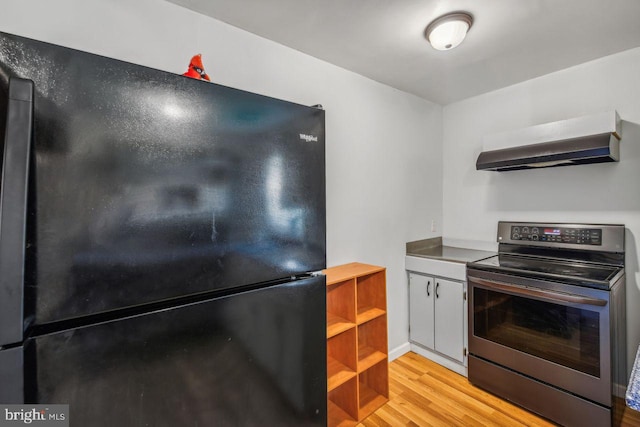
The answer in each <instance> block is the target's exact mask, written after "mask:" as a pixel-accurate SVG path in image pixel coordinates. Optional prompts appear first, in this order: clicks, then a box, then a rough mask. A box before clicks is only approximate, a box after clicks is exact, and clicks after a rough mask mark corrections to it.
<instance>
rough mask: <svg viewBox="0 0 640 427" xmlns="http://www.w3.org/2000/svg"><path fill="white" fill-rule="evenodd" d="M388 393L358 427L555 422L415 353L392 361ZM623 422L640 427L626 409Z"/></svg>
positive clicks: (639, 415)
mask: <svg viewBox="0 0 640 427" xmlns="http://www.w3.org/2000/svg"><path fill="white" fill-rule="evenodd" d="M389 395H390V399H389V402H387V403H386V404H385V405H384V406H382V407H381V408H380V409H378V410H377V411H376V412H374V413H373V414H372V415H370V416H369V417H368V418H366V419H365V420H363V421H362V423H360V424H358V427H378V426H392V427H396V426H412V427H414V426H447V427H449V426H509V427H512V426H531V427H538V426H554V424H553V423H550V422H549V421H547V420H544V419H542V418H540V417H538V416H536V415H534V414H532V413H530V412H527V411H525V410H523V409H521V408H519V407H517V406H514V405H512V404H510V403H508V402H506V401H504V400H502V399H499V398H497V397H495V396H493V395H492V394H490V393H487V392H485V391H483V390H481V389H479V388H477V387H474V386H472V385H471V384H470V383H469V382H468V381H467V379H466V378H465V377H463V376H461V375H458V374H456V373H455V372H452V371H450V370H448V369H447V368H444V367H442V366H440V365H438V364H436V363H434V362H431V361H430V360H428V359H425V358H424V357H422V356H419V355H417V354H415V353H411V352H410V353H407V354H405V355H403V356H401V357H399V358H398V359H396V360H394V361H393V362H391V363H390V364H389ZM622 425H623V426H629V427H640V412H636V411H634V410H632V409H629V408H625V412H624V416H623V420H622Z"/></svg>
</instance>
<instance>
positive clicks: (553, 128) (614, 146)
mask: <svg viewBox="0 0 640 427" xmlns="http://www.w3.org/2000/svg"><path fill="white" fill-rule="evenodd" d="M620 135H621V133H620V117H619V116H618V113H616V112H615V111H608V112H605V113H599V114H593V115H590V116H584V117H578V118H574V119H568V120H561V121H558V122H552V123H545V124H541V125H537V126H531V127H528V128H524V129H518V130H514V131H508V132H502V133H498V134H494V135H489V136H486V137H485V138H484V140H483V151H482V153H480V155H479V156H478V160H477V161H476V169H477V170H491V171H498V172H503V171H510V170H519V169H535V168H546V167H552V166H568V165H581V164H589V163H604V162H617V161H618V160H619V158H620V138H621V136H620Z"/></svg>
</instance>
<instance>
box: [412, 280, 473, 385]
mask: <svg viewBox="0 0 640 427" xmlns="http://www.w3.org/2000/svg"><path fill="white" fill-rule="evenodd" d="M465 292H466V284H465V282H460V281H455V280H448V279H444V278H441V277H438V276H431V275H425V274H418V273H414V272H409V339H410V341H411V342H412V344H417V345H419V346H420V347H422V348H424V349H425V350H427V354H424V353H423V352H421V351H418V352H419V353H421V354H423V355H425V356H427V357H429V358H431V359H432V360H435V361H436V362H438V363H440V364H443V365H445V366H447V367H448V368H450V369H453V370H455V371H456V372H459V373H462V374H463V375H464V374H466V369H465V366H466V360H467V357H466V317H467V316H466V298H465V297H466V295H465ZM414 350H415V348H414Z"/></svg>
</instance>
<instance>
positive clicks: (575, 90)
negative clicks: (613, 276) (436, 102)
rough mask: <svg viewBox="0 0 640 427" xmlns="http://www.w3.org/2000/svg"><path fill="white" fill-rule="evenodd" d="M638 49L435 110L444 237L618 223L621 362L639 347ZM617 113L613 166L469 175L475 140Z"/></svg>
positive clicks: (487, 238)
mask: <svg viewBox="0 0 640 427" xmlns="http://www.w3.org/2000/svg"><path fill="white" fill-rule="evenodd" d="M638 76H640V48H638V49H633V50H629V51H625V52H622V53H619V54H616V55H613V56H609V57H605V58H601V59H599V60H596V61H592V62H589V63H585V64H582V65H579V66H576V67H572V68H569V69H566V70H563V71H559V72H556V73H553V74H549V75H546V76H543V77H540V78H537V79H533V80H529V81H527V82H524V83H521V84H517V85H514V86H510V87H507V88H504V89H501V90H497V91H494V92H491V93H487V94H484V95H481V96H477V97H474V98H470V99H467V100H463V101H460V102H457V103H454V104H450V105H448V106H446V107H445V108H444V111H443V133H444V138H443V144H444V145H443V159H444V171H443V182H444V187H443V188H444V201H443V215H444V218H445V224H444V235H445V236H446V237H448V238H451V239H460V240H465V241H468V242H469V244H477V245H480V244H482V243H487V242H495V240H496V225H497V222H498V221H499V220H514V221H558V222H587V223H589V222H590V223H617V224H625V225H626V227H627V232H626V251H627V253H626V272H627V341H628V344H627V350H628V351H627V359H628V364H629V367H630V366H631V364H632V362H633V359H634V357H635V352H636V349H637V347H638V343H640V309H638V307H640V290H639V289H640V273H639V272H638V269H639V268H638V265H639V264H640V263H639V262H638V253H639V248H640V78H639V77H638ZM607 110H617V111H618V113H619V114H620V117H621V119H622V120H623V124H622V142H621V144H620V162H619V163H613V164H596V165H581V166H566V167H559V168H549V169H540V170H524V171H513V172H503V173H497V172H487V171H476V170H475V161H476V158H477V156H478V154H479V153H480V151H481V147H482V137H483V135H486V134H491V133H495V132H500V131H505V130H511V129H518V128H521V127H526V126H530V125H535V124H539V123H545V122H550V121H556V120H562V119H567V118H572V117H578V116H581V115H586V114H591V113H596V112H600V111H607Z"/></svg>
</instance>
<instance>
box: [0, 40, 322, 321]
mask: <svg viewBox="0 0 640 427" xmlns="http://www.w3.org/2000/svg"><path fill="white" fill-rule="evenodd" d="M36 65H37V66H36ZM7 75H11V76H20V77H24V78H30V79H32V80H33V81H34V82H35V112H34V114H35V129H34V135H35V137H34V146H33V152H34V163H33V167H32V176H31V178H32V181H33V185H32V187H33V190H34V191H33V194H31V196H30V198H29V206H28V219H29V224H28V233H27V240H28V241H27V248H28V249H27V257H28V259H27V266H28V268H29V270H28V275H27V282H26V289H27V290H28V295H27V296H26V297H27V302H26V304H25V310H26V311H27V312H26V314H25V317H26V318H29V319H33V320H34V324H44V323H50V322H54V321H60V320H65V319H72V318H78V317H82V316H86V315H91V314H95V313H101V312H108V311H110V310H114V309H120V308H124V307H132V306H138V305H141V304H147V303H151V302H155V301H161V300H166V299H172V298H176V297H181V296H185V295H194V294H199V293H202V292H208V291H211V290H219V289H228V288H234V287H242V286H244V285H249V284H255V283H263V282H267V281H272V280H275V279H281V278H287V277H290V276H293V275H296V274H300V273H304V272H309V271H317V270H321V269H323V268H324V267H325V157H324V111H323V110H321V109H318V108H312V107H306V106H301V105H297V104H293V103H290V102H285V101H281V100H277V99H273V98H268V97H265V96H260V95H256V94H252V93H248V92H244V91H240V90H236V89H231V88H228V87H224V86H220V85H216V84H213V83H208V82H203V81H196V80H194V79H190V78H187V77H182V76H179V75H175V74H171V73H166V72H161V71H158V70H153V69H150V68H145V67H142V66H138V65H133V64H129V63H125V62H121V61H116V60H112V59H109V58H105V57H100V56H96V55H92V54H88V53H84V52H79V51H75V50H72V49H66V48H62V47H59V46H55V45H51V44H47V43H41V42H36V41H33V40H28V39H24V38H21V37H17V36H11V35H8V34H2V33H0V85H4V84H5V82H4V81H3V78H2V76H7ZM2 89H4V88H3V87H0V97H1V96H2V94H3V92H4V91H3V90H2Z"/></svg>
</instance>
